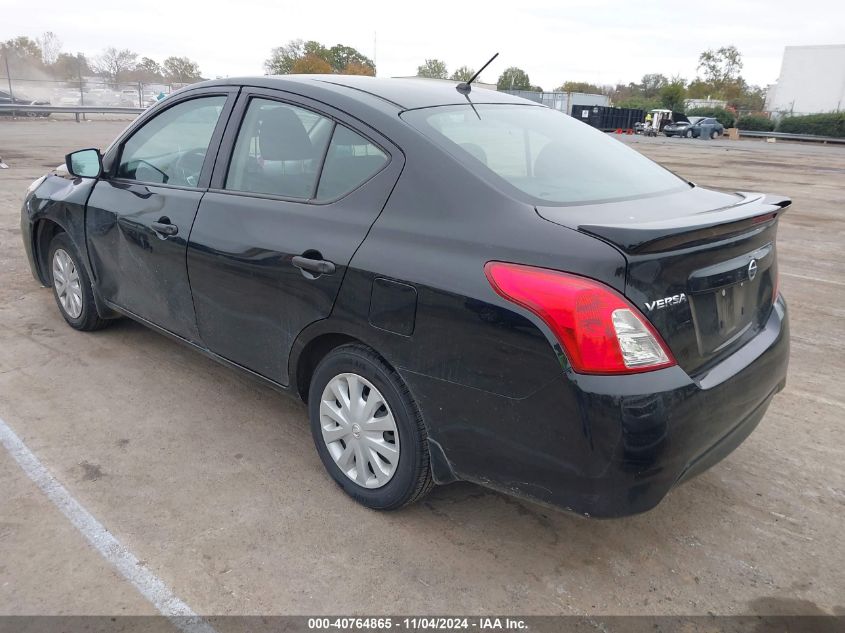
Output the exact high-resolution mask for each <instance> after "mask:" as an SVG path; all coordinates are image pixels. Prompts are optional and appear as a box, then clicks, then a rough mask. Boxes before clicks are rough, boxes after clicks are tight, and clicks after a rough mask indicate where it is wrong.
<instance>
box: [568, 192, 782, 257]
mask: <svg viewBox="0 0 845 633" xmlns="http://www.w3.org/2000/svg"><path fill="white" fill-rule="evenodd" d="M736 193H737V195H739V196H742V201H741V202H738V203H737V204H732V205H730V206H728V207H722V208H720V209H713V210H709V211H704V212H701V213H694V214H692V215H688V216H683V217H675V218H671V219H667V220H658V221H655V222H643V223H640V224H581V225H579V226H578V229H579V230H580V231H583V232H585V233H590V234H591V235H595V236H596V237H599V238H601V239H603V240H605V241H607V242H610V243H611V244H614V245H616V246H618V247H619V248H621V249H622V250H623V251H625V252H626V253H631V254H642V253H659V252H663V251H669V250H677V249H679V248H684V247H689V246H695V245H696V244H701V243H704V242H712V241H714V240H716V239H724V238H729V237H733V236H735V235H741V234H743V233H746V232H748V231H749V229H751V228H757V227H760V228H763V227H766V226H769V225H771V224H773V223H774V222H776V221H777V219H778V217H780V216H781V215H782V214H783V213H784V211H786V209H787V208H789V206H790V205H791V204H792V200H790V199H789V198H786V197H783V196H775V195H765V194H759V193H748V192H743V191H738V192H736Z"/></svg>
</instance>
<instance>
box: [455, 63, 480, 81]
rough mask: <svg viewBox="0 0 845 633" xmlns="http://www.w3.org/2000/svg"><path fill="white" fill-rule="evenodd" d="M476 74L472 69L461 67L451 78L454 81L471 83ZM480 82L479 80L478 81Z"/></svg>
mask: <svg viewBox="0 0 845 633" xmlns="http://www.w3.org/2000/svg"><path fill="white" fill-rule="evenodd" d="M474 74H475V71H474V70H473V69H472V68H470V67H469V66H461V67H460V68H458V70H456V71H455V72H453V73H452V76H451V77H449V79H451V80H452V81H469V80H470V79H472V76H473V75H474ZM476 81H478V80H476Z"/></svg>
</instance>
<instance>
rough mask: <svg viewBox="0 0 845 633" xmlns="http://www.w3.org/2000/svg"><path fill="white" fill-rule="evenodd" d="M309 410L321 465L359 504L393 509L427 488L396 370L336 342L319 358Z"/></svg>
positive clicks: (409, 403)
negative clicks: (335, 346) (327, 352)
mask: <svg viewBox="0 0 845 633" xmlns="http://www.w3.org/2000/svg"><path fill="white" fill-rule="evenodd" d="M308 412H309V417H310V420H311V434H312V436H313V438H314V444H315V445H316V447H317V452H318V453H319V455H320V459H321V460H322V462H323V465H324V466H325V467H326V470H327V471H328V472H329V474H330V475H331V476H332V478H333V479H334V480H335V482H336V483H337V485H338V486H340V487H341V488H342V489H343V491H344V492H346V494H348V495H349V496H350V497H352V498H353V499H355V500H356V501H358V502H359V503H361V504H363V505H365V506H367V507H369V508H374V509H377V510H396V509H398V508H401V507H404V506H406V505H409V504H411V503H414V502H415V501H418V500H419V499H421V498H422V497H424V496H425V495H426V494H428V492H429V491H430V490H431V489H432V488H433V487H434V482H433V480H432V478H431V466H430V461H429V453H428V436H427V434H426V431H425V426H424V424H423V421H422V416H421V415H420V412H419V409H418V408H417V406H416V404H415V403H414V401H413V399H412V398H411V394H410V393H409V392H408V389H407V387H406V386H405V384H404V383H403V382H402V379H401V378H400V377H399V374H397V373H396V372H395V371H394V370H393V369H392V368H390V367H389V366H388V365H387V364H386V363H385V362H384V361H383V360H381V358H379V356H378V355H377V354H376V353H375V352H373V350H371V349H370V348H368V347H365V346H363V345H359V344H350V345H343V346H341V347H339V348H337V349H335V350H334V351H332V352H330V353H329V354H328V355H327V356H326V357H325V358H324V359H323V360H322V361H321V362H320V364H319V365H318V366H317V369H316V370H315V371H314V375H313V377H312V379H311V386H310V389H309V393H308Z"/></svg>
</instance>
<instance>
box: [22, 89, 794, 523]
mask: <svg viewBox="0 0 845 633" xmlns="http://www.w3.org/2000/svg"><path fill="white" fill-rule="evenodd" d="M529 143H530V145H529ZM789 205H790V201H789V200H788V199H787V198H784V197H781V196H773V195H764V194H752V193H723V192H719V191H713V190H709V189H705V188H703V187H699V186H696V185H694V184H692V183H689V182H687V181H686V180H683V179H681V178H680V177H678V176H676V175H674V174H672V173H671V172H669V171H667V170H665V169H663V168H662V167H660V166H659V165H657V164H655V163H653V162H651V161H650V160H648V159H646V158H645V157H643V156H642V155H641V154H639V153H637V152H636V151H634V150H633V149H631V148H630V147H627V146H626V145H625V144H623V143H620V142H618V141H617V140H616V139H614V138H611V137H609V136H607V135H605V134H603V133H601V132H599V131H597V130H595V129H593V128H591V127H590V126H587V125H582V124H581V123H580V122H579V121H577V120H575V119H572V118H571V117H568V116H566V115H565V114H563V113H560V112H557V111H555V110H553V109H550V108H546V107H542V106H540V105H538V104H536V103H534V102H531V101H527V100H523V99H520V98H517V97H514V96H511V95H508V94H505V93H501V92H494V91H486V90H477V91H471V92H466V90H465V89H463V92H458V91H457V90H456V89H455V88H454V86H452V85H449V84H445V83H440V82H429V81H423V80H412V79H406V80H394V79H376V78H371V77H353V76H349V77H343V76H337V75H332V76H317V75H308V76H287V77H260V78H254V79H240V80H237V79H232V80H228V79H227V80H216V81H209V82H203V83H200V84H196V85H193V86H190V87H188V88H185V89H183V90H180V91H178V92H176V93H174V94H172V95H170V96H169V97H168V98H167V99H165V100H164V101H162V102H160V103H158V104H157V105H155V106H153V107H151V108H149V109H148V110H147V111H146V112H145V113H144V114H142V115H141V116H140V117H138V119H137V120H136V121H134V122H133V123H132V124H131V125H130V126H129V127H128V128H127V130H126V131H124V132H123V133H122V134H121V135H120V136H119V137H118V138H117V139H116V140H115V141H114V143H113V144H112V145H111V146H110V147H109V148H108V149H107V150H106V151H105V153H103V154H101V153H100V152H99V151H98V150H96V149H84V150H80V151H77V152H73V153H72V154H69V155H68V156H67V158H66V165H65V167H64V168H63V169H61V170H57V171H56V172H55V173H52V174H49V175H47V176H45V177H43V178H41V179H39V180H38V181H36V182H35V183H33V184H32V185H31V186H30V189H29V192H28V194H27V195H26V197H25V201H24V205H23V209H22V221H21V226H22V236H23V243H24V246H25V249H26V253H27V255H28V258H29V263H30V266H31V267H32V271H33V274H34V275H35V277H36V279H37V280H38V281H40V282H41V283H42V284H43V285H45V286H49V287H51V288H52V292H53V294H54V296H55V298H56V303H57V305H58V309H59V311H60V312H61V314H62V316H63V317H64V319H65V321H66V322H67V323H68V324H69V325H70V326H71V327H73V328H75V329H78V330H84V331H89V330H97V329H99V328H102V327H103V326H105V325H107V324H108V323H109V321H110V320H111V319H114V318H117V317H121V316H126V317H130V318H132V319H135V320H137V321H139V322H140V323H143V324H145V325H147V326H149V327H151V328H152V329H154V330H155V331H157V332H160V333H162V334H164V335H167V336H169V337H170V338H172V339H174V340H176V341H179V342H181V343H183V344H185V345H187V346H189V347H191V348H193V349H195V350H197V351H199V352H201V353H203V354H205V355H206V356H208V357H210V358H213V359H215V360H217V361H219V362H221V363H223V364H225V365H228V366H230V367H233V368H235V369H238V370H241V371H244V372H246V373H247V374H249V375H250V376H252V377H254V378H255V379H257V380H259V381H261V382H263V383H264V384H266V385H269V386H271V387H273V388H275V389H278V390H280V391H283V392H288V393H291V394H293V395H295V396H297V397H299V398H301V399H302V400H303V401H305V402H306V403H307V410H308V416H309V418H310V424H311V431H312V435H313V440H314V444H315V446H316V450H317V452H318V454H319V456H320V458H321V460H322V462H323V464H324V465H325V467H326V469H327V471H328V473H329V474H330V475H331V477H332V478H333V479H334V480H335V482H337V484H338V485H339V486H340V487H341V488H342V489H343V490H344V491H345V492H346V493H348V494H349V495H351V496H352V497H353V498H355V499H357V500H358V501H359V502H361V503H363V504H364V505H367V506H369V507H372V508H378V509H395V508H399V507H402V506H404V505H406V504H408V503H411V502H413V501H416V500H418V499H420V498H421V497H422V496H423V495H425V494H426V493H427V492H428V491H429V490H430V489H431V488H432V486H433V485H434V483H448V482H451V481H455V480H458V479H461V480H468V481H473V482H477V483H479V484H481V485H484V486H489V487H491V488H495V489H497V490H501V491H504V492H505V493H507V494H513V495H519V496H523V497H526V498H529V499H534V500H538V501H541V502H545V503H548V504H554V505H556V506H558V507H560V508H564V509H567V510H570V511H573V512H578V513H582V514H585V515H590V516H598V517H614V516H622V515H629V514H632V513H637V512H642V511H645V510H648V509H649V508H651V507H653V506H654V505H655V504H657V503H658V502H659V501H660V499H661V498H663V497H664V495H666V494H667V492H668V491H669V490H670V489H671V488H673V487H674V486H676V485H678V484H679V483H680V482H682V481H685V480H687V479H689V478H690V477H692V476H694V475H696V474H698V473H700V472H702V471H703V470H705V469H707V468H709V467H710V466H712V465H713V464H715V463H716V462H718V461H719V460H720V459H722V458H723V457H724V456H725V455H727V454H728V453H730V452H731V451H732V450H733V449H734V448H736V446H738V445H739V444H740V443H741V442H742V441H743V440H744V439H745V438H746V437H747V436H748V435H749V433H751V431H752V430H753V429H754V428H755V427H756V426H757V424H758V422H759V421H760V419H761V418H762V417H763V414H764V413H765V411H766V409H767V407H768V406H769V403H770V402H771V400H772V397H773V396H774V395H775V394H776V393H777V392H778V391H780V390H781V389H782V388H783V386H784V384H785V379H786V371H787V363H788V356H789V343H788V340H789V334H788V322H787V311H786V304H785V303H784V300H783V298H782V297H781V296H780V294H779V292H778V283H777V278H778V277H777V257H776V247H775V239H776V233H777V225H778V220H779V218H780V216H781V214H782V213H783V212H784V210H785V209H786V208H787V207H788V206H789ZM173 423H174V424H177V423H178V413H174V420H173ZM279 483H280V485H285V482H279Z"/></svg>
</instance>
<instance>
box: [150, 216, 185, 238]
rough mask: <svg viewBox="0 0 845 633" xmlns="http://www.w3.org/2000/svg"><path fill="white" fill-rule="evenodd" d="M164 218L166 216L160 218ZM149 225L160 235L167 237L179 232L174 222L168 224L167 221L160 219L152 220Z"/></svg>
mask: <svg viewBox="0 0 845 633" xmlns="http://www.w3.org/2000/svg"><path fill="white" fill-rule="evenodd" d="M164 219H166V218H162V220H164ZM150 227H151V228H152V229H153V231H155V232H156V233H158V234H160V235H167V236H168V237H169V236H171V235H176V234H177V233H178V232H179V227H178V226H176V225H175V224H170V222H169V221H168V222H161V221H159V222H153V223H152V224H150Z"/></svg>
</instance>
